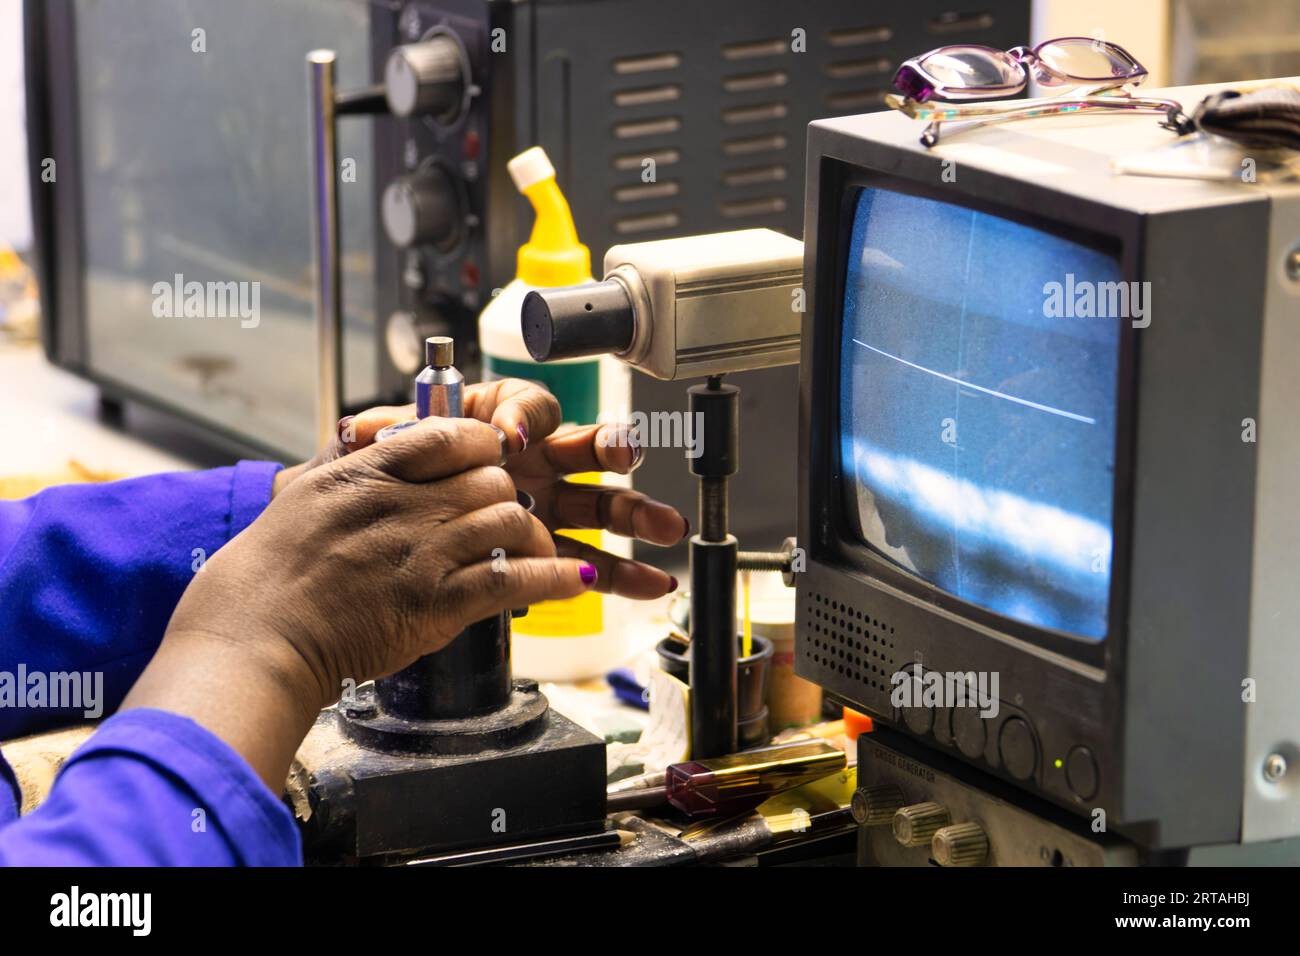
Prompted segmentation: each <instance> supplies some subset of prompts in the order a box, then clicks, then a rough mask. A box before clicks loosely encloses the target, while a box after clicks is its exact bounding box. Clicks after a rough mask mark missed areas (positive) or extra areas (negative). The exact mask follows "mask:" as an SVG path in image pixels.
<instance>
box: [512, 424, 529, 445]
mask: <svg viewBox="0 0 1300 956" xmlns="http://www.w3.org/2000/svg"><path fill="white" fill-rule="evenodd" d="M515 433H516V434H518V435H519V440H520V441H521V442H523V443H524V445H523V448H520V449H519V450H520V451H523V450H524V449H525V448H527V447H528V429H527V428H525V427H524V426H523V425H522V424H519V425H516V426H515Z"/></svg>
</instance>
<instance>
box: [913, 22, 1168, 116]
mask: <svg viewBox="0 0 1300 956" xmlns="http://www.w3.org/2000/svg"><path fill="white" fill-rule="evenodd" d="M1066 41H1082V42H1084V43H1087V44H1089V45H1094V46H1096V47H1100V48H1104V50H1105V52H1106V53H1107V54H1108V55H1110V56H1112V57H1114V58H1116V59H1119V60H1121V61H1126V62H1128V63H1131V64H1132V68H1131V69H1129V70H1128V71H1126V72H1124V73H1122V74H1112V75H1110V76H1077V75H1075V74H1071V73H1063V72H1061V71H1060V70H1057V69H1054V68H1053V67H1051V66H1049V65H1048V64H1047V63H1046V61H1044V60H1043V57H1042V51H1043V50H1044V49H1045V48H1047V47H1049V46H1051V45H1052V44H1054V43H1064V42H1066ZM958 50H981V51H983V52H985V53H988V54H990V55H991V56H992V57H993V58H995V59H997V60H999V61H1001V63H1002V65H1003V66H1005V67H1007V68H1008V69H1010V70H1018V71H1019V72H1020V81H1019V82H1017V83H1004V84H995V85H992V86H962V87H951V86H947V85H946V84H945V83H944V82H943V81H942V80H940V79H938V78H937V77H935V76H934V75H933V74H931V73H930V72H928V71H927V70H926V69H925V66H924V63H925V61H926V60H928V59H929V58H930V57H932V56H937V55H940V54H943V53H946V52H949V51H954V52H955V51H958ZM1031 70H1032V71H1033V73H1034V78H1036V79H1037V80H1038V81H1039V82H1040V83H1042V84H1043V85H1045V86H1062V85H1070V84H1073V85H1077V86H1092V85H1097V84H1104V85H1106V86H1124V85H1127V84H1130V83H1132V84H1138V83H1141V82H1142V81H1143V80H1144V79H1146V76H1147V71H1146V68H1145V67H1144V66H1142V64H1141V63H1139V62H1138V61H1137V59H1136V58H1135V57H1133V56H1132V55H1131V54H1130V53H1129V52H1128V51H1127V50H1125V49H1124V48H1123V47H1122V46H1120V45H1119V44H1116V43H1111V42H1109V41H1107V40H1098V39H1095V38H1093V37H1056V38H1055V39H1052V40H1044V41H1043V42H1042V43H1040V44H1038V46H1036V47H1034V48H1033V49H1030V48H1029V47H1026V46H1018V47H1013V48H1012V49H1010V50H999V49H998V48H997V47H991V46H984V45H983V44H979V43H960V44H953V45H951V46H941V47H937V48H936V49H933V50H930V51H929V52H927V53H922V54H921V55H920V56H914V57H911V58H910V59H907V60H904V61H903V64H902V65H901V66H900V67H899V68H898V72H897V73H895V74H894V83H893V86H894V89H895V90H897V91H898V92H899V93H901V94H902V95H903V96H906V97H908V98H909V99H912V100H915V101H916V102H918V103H925V102H928V101H929V100H932V99H939V100H964V99H983V98H985V97H997V96H1010V95H1011V94H1013V93H1019V92H1020V91H1021V90H1023V89H1024V88H1025V87H1026V86H1027V85H1028V84H1029V79H1030V71H1031Z"/></svg>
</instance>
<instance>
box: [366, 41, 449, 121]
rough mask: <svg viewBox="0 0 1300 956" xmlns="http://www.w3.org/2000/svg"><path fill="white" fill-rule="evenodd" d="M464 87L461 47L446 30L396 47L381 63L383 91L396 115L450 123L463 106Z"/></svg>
mask: <svg viewBox="0 0 1300 956" xmlns="http://www.w3.org/2000/svg"><path fill="white" fill-rule="evenodd" d="M468 86H469V64H468V63H467V62H466V59H465V50H464V48H463V47H462V46H461V45H460V44H459V43H457V42H456V40H455V39H454V38H453V37H452V36H451V35H449V34H446V33H441V34H437V35H435V36H432V37H430V38H429V39H427V40H422V41H421V42H419V43H407V44H404V45H402V46H399V47H397V48H396V49H394V50H393V51H392V52H391V53H389V54H388V62H387V63H386V64H385V65H384V94H385V97H386V98H387V100H388V108H389V109H390V110H391V111H392V112H393V113H394V114H395V115H397V116H417V115H422V116H432V117H433V118H434V119H435V120H437V121H438V122H440V123H451V122H454V121H455V120H456V119H457V118H458V117H459V116H460V114H461V112H462V111H463V110H464V108H465V91H466V88H467V87H468Z"/></svg>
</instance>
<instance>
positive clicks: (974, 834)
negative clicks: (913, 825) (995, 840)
mask: <svg viewBox="0 0 1300 956" xmlns="http://www.w3.org/2000/svg"><path fill="white" fill-rule="evenodd" d="M930 855H931V856H933V857H934V861H935V862H936V863H938V864H939V865H940V866H979V865H980V864H981V863H983V862H984V859H985V858H986V857H987V856H988V855H989V838H988V834H986V833H985V832H984V828H983V827H982V826H980V825H979V824H978V823H954V824H953V825H952V826H950V827H943V828H942V829H940V830H939V831H938V832H936V833H935V835H934V839H932V840H931V841H930Z"/></svg>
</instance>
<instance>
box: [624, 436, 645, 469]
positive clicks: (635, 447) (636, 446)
mask: <svg viewBox="0 0 1300 956" xmlns="http://www.w3.org/2000/svg"><path fill="white" fill-rule="evenodd" d="M627 443H628V445H630V446H631V448H632V467H631V468H629V469H628V473H629V474H631V473H632V472H634V471H636V470H637V469H638V468H640V467H641V462H642V460H643V459H644V458H645V449H644V448H642V447H641V442H640V441H638V440H637V437H636V434H635V433H633V434H632V435H630V436H628V440H627Z"/></svg>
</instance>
